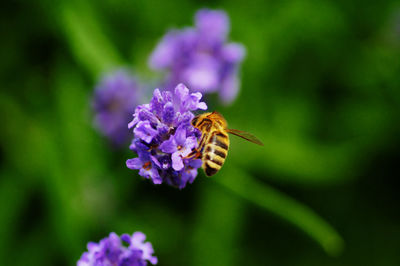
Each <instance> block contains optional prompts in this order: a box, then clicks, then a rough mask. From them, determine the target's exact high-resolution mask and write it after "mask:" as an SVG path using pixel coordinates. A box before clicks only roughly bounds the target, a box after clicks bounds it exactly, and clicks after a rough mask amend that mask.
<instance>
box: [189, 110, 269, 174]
mask: <svg viewBox="0 0 400 266" xmlns="http://www.w3.org/2000/svg"><path fill="white" fill-rule="evenodd" d="M191 123H192V125H193V126H194V127H195V128H197V129H199V130H200V131H201V133H202V134H201V139H200V141H199V145H198V147H197V149H195V150H194V151H193V152H192V153H191V154H190V155H189V156H192V157H196V158H201V159H202V162H203V164H202V168H203V170H204V172H205V173H206V175H207V176H212V175H215V174H216V173H217V172H218V171H219V170H220V169H221V167H222V165H223V164H224V162H225V159H226V156H227V155H228V149H229V136H228V133H230V134H233V135H236V136H238V137H241V138H243V139H245V140H247V141H250V142H253V143H255V144H258V145H261V146H263V145H264V144H263V143H262V142H261V141H260V140H259V139H257V138H256V137H255V136H253V135H252V134H250V133H247V132H244V131H240V130H236V129H228V128H227V126H228V124H227V122H226V120H225V118H224V117H223V116H222V115H221V114H220V113H218V112H215V111H214V112H212V113H204V114H200V115H198V116H196V117H195V118H193V120H192V122H191Z"/></svg>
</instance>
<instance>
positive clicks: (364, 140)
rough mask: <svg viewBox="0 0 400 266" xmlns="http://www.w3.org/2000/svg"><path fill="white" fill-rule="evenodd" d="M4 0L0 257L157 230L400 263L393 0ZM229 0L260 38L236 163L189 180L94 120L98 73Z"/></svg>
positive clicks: (207, 261) (216, 261)
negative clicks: (155, 165) (247, 137)
mask: <svg viewBox="0 0 400 266" xmlns="http://www.w3.org/2000/svg"><path fill="white" fill-rule="evenodd" d="M1 5H2V7H1V8H0V14H1V15H0V21H1V23H0V25H1V27H0V31H1V36H2V37H1V42H0V48H1V49H0V53H1V56H0V58H1V62H0V69H1V71H0V75H1V87H2V89H1V91H0V114H1V118H2V124H3V126H2V127H1V130H0V144H1V150H0V158H1V168H0V169H1V170H0V264H1V265H73V264H75V263H76V261H77V260H78V259H79V257H80V255H81V254H82V253H83V252H84V251H85V250H86V243H87V242H88V241H99V240H100V239H101V238H103V237H105V236H106V235H108V233H109V232H111V231H114V232H116V233H118V234H121V233H132V232H134V231H138V230H140V231H143V232H144V233H145V234H146V235H147V237H148V240H149V241H151V242H152V244H153V246H154V248H155V255H156V256H158V258H159V262H160V263H159V265H400V252H399V248H400V212H399V200H400V196H399V195H400V193H399V192H398V189H399V185H400V181H399V177H400V173H399V172H400V171H399V167H398V162H399V160H398V159H399V157H400V156H399V155H400V151H399V148H400V138H399V136H400V134H399V133H400V128H399V125H400V123H399V111H400V90H399V88H400V4H399V3H398V2H397V1H380V2H379V3H375V1H344V0H339V1H313V0H295V1H279V2H276V1H247V2H246V3H243V1H239V0H235V1H162V0H130V1H128V0H116V1H111V0H104V1H94V0H93V1H67V0H64V1H50V0H40V1H22V0H17V1H9V2H4V3H2V4H1ZM202 7H209V8H222V9H224V10H226V11H227V12H228V14H229V16H230V18H231V25H232V30H231V35H230V36H231V39H232V40H233V41H237V42H241V43H243V44H244V45H245V46H246V47H247V58H246V59H245V62H244V64H243V66H242V73H241V76H242V89H241V92H240V95H239V97H238V99H237V100H236V102H235V103H234V104H233V105H232V106H229V107H219V111H220V112H222V113H223V114H224V115H225V117H226V118H227V120H228V121H229V123H230V125H231V127H232V128H239V129H242V130H246V131H250V132H252V133H254V134H255V135H257V136H258V137H259V138H260V139H261V140H262V141H263V142H264V143H265V147H263V148H260V147H258V146H256V145H252V144H249V143H247V142H242V141H241V140H240V139H237V138H234V137H233V138H232V140H231V142H232V143H231V149H230V155H229V158H228V160H227V161H226V164H225V166H224V168H223V169H222V170H221V171H220V173H218V174H217V175H216V176H214V177H213V178H210V179H209V178H206V177H205V175H204V174H203V173H202V172H201V173H200V174H199V176H198V177H197V179H196V181H195V182H194V183H193V184H192V185H189V186H188V187H187V188H185V189H184V190H182V191H179V190H177V189H174V188H170V187H167V186H154V185H152V184H150V182H147V181H144V180H142V179H141V178H140V177H139V176H138V174H137V172H136V171H131V170H129V169H127V168H126V167H125V160H126V159H128V158H132V157H133V154H132V153H131V152H130V151H129V150H128V149H127V148H126V149H122V150H117V149H114V148H113V147H111V146H110V145H109V143H108V142H107V140H106V139H105V138H103V137H101V136H100V135H99V134H98V133H97V132H96V131H95V130H94V129H93V126H92V114H91V112H90V108H89V105H88V103H89V99H90V95H91V93H92V90H93V87H94V85H95V84H96V82H97V81H98V79H99V77H101V74H103V73H105V72H106V71H108V70H110V69H112V68H113V67H119V66H125V67H133V69H135V70H136V71H137V72H138V73H140V74H141V75H142V76H144V77H151V76H152V75H153V74H152V73H151V72H150V70H149V69H148V67H147V58H148V56H149V54H150V52H151V51H152V49H153V48H154V46H155V45H156V43H157V41H158V40H159V39H160V38H161V36H162V35H163V34H164V33H165V32H166V30H167V29H169V28H171V27H183V26H188V25H192V24H193V15H194V13H195V12H196V10H197V9H199V8H202Z"/></svg>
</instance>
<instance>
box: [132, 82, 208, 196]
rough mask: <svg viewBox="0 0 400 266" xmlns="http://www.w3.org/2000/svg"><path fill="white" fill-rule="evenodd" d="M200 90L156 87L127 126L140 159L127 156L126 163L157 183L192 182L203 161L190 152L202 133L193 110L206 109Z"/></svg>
mask: <svg viewBox="0 0 400 266" xmlns="http://www.w3.org/2000/svg"><path fill="white" fill-rule="evenodd" d="M201 97H202V95H201V93H199V92H198V93H189V89H188V88H186V87H185V86H184V85H183V84H179V85H178V86H176V88H175V90H174V93H172V92H171V91H163V92H160V90H159V89H156V90H155V91H154V94H153V98H152V99H151V101H150V103H149V104H143V105H139V106H138V107H137V108H136V110H135V113H134V114H133V120H132V121H131V122H130V123H129V124H128V127H129V128H131V129H133V133H134V139H133V141H132V144H131V146H130V149H132V150H133V151H135V152H136V153H137V155H138V157H137V158H133V159H128V160H127V161H126V166H127V167H128V168H130V169H138V170H139V175H141V176H143V177H145V178H147V179H151V180H152V181H153V183H154V184H161V183H163V182H165V183H167V184H169V185H172V186H175V187H178V188H180V189H182V188H184V187H185V186H186V184H187V182H189V183H192V182H193V181H194V179H195V178H196V176H197V169H198V168H199V167H201V160H200V159H195V158H193V156H190V155H191V152H192V151H194V150H195V149H196V148H197V145H198V141H199V139H200V137H201V132H200V131H199V130H198V129H196V128H194V127H193V126H192V125H191V123H190V122H191V120H192V119H193V117H194V115H193V113H192V111H195V110H198V109H201V110H205V109H207V105H206V104H205V103H204V102H201V101H200V100H201Z"/></svg>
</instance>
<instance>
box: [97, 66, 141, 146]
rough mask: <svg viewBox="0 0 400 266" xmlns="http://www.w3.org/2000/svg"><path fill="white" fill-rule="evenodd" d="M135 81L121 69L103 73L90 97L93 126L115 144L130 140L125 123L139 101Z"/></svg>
mask: <svg viewBox="0 0 400 266" xmlns="http://www.w3.org/2000/svg"><path fill="white" fill-rule="evenodd" d="M138 86H139V85H138V83H137V81H136V80H135V78H134V77H133V76H131V75H130V74H128V72H126V71H123V70H118V71H116V72H114V73H111V74H109V75H106V76H105V77H103V79H102V80H101V81H100V83H99V84H98V85H97V87H96V88H95V91H94V95H93V99H92V108H93V111H94V113H95V119H94V122H95V126H96V128H97V129H98V130H99V131H100V132H101V133H102V134H103V135H104V136H106V137H108V138H109V139H110V140H111V142H112V143H113V144H115V145H117V146H119V145H122V144H124V143H126V142H128V141H129V130H127V128H126V124H127V123H128V122H129V120H130V118H131V114H132V112H133V110H134V109H135V107H136V106H137V104H138V103H139V101H140V99H139V89H138Z"/></svg>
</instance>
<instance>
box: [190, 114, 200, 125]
mask: <svg viewBox="0 0 400 266" xmlns="http://www.w3.org/2000/svg"><path fill="white" fill-rule="evenodd" d="M197 120H199V118H198V117H197V116H196V117H195V118H193V120H192V126H195V125H196V123H197Z"/></svg>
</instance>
